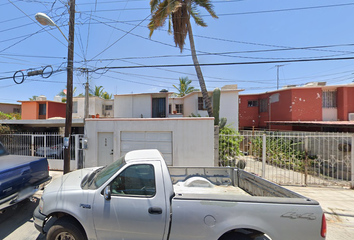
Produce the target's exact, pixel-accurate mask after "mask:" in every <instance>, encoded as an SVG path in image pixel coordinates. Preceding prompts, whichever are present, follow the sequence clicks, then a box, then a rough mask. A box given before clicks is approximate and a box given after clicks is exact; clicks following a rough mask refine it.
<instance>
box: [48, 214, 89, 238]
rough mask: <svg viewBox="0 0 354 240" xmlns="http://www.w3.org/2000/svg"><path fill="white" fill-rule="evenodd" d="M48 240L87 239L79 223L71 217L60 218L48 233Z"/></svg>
mask: <svg viewBox="0 0 354 240" xmlns="http://www.w3.org/2000/svg"><path fill="white" fill-rule="evenodd" d="M46 239H47V240H86V236H85V234H84V233H83V230H82V228H81V226H79V224H77V223H76V222H75V221H74V220H73V219H70V218H66V217H64V218H60V219H58V220H57V221H55V223H54V224H53V226H52V227H51V228H50V229H49V231H48V233H47V238H46Z"/></svg>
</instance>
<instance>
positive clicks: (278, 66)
mask: <svg viewBox="0 0 354 240" xmlns="http://www.w3.org/2000/svg"><path fill="white" fill-rule="evenodd" d="M275 66H276V67H277V89H279V68H280V67H283V66H284V65H275Z"/></svg>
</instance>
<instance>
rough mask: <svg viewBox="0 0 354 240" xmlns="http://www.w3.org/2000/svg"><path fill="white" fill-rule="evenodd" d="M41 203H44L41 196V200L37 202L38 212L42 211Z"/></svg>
mask: <svg viewBox="0 0 354 240" xmlns="http://www.w3.org/2000/svg"><path fill="white" fill-rule="evenodd" d="M43 205H44V201H43V198H41V200H40V201H39V204H38V207H39V212H40V213H42V211H43Z"/></svg>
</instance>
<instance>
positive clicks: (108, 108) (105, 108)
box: [104, 105, 113, 111]
mask: <svg viewBox="0 0 354 240" xmlns="http://www.w3.org/2000/svg"><path fill="white" fill-rule="evenodd" d="M112 109H113V106H112V105H106V106H105V107H104V110H106V111H111V110H112Z"/></svg>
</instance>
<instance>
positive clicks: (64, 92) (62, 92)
mask: <svg viewBox="0 0 354 240" xmlns="http://www.w3.org/2000/svg"><path fill="white" fill-rule="evenodd" d="M66 89H67V86H65V89H63V90H62V91H61V92H60V93H58V95H59V96H60V97H62V99H61V101H62V102H66ZM75 92H76V87H74V89H73V96H74V94H75Z"/></svg>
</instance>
